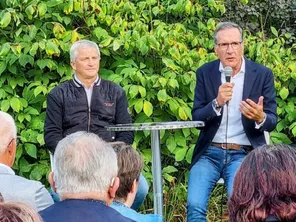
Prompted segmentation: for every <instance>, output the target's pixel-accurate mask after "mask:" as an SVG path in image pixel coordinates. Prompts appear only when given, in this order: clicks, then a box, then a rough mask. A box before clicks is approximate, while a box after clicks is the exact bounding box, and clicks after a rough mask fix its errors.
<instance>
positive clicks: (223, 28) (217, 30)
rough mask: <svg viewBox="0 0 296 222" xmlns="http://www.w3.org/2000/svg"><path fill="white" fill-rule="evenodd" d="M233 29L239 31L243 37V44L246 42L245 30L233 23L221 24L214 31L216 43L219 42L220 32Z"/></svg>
mask: <svg viewBox="0 0 296 222" xmlns="http://www.w3.org/2000/svg"><path fill="white" fill-rule="evenodd" d="M232 28H236V29H238V31H239V33H240V35H241V41H242V42H243V41H244V37H243V30H242V28H241V27H240V26H239V25H238V24H236V23H233V22H220V23H219V24H218V25H217V27H216V29H215V31H214V43H215V44H217V42H218V39H217V35H218V32H219V31H221V30H225V29H232Z"/></svg>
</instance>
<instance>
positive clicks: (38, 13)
mask: <svg viewBox="0 0 296 222" xmlns="http://www.w3.org/2000/svg"><path fill="white" fill-rule="evenodd" d="M225 11H226V8H225V5H224V3H223V1H215V0H209V1H205V0H199V1H189V0H168V1H166V0H164V1H156V0H145V1H144V0H143V1H141V0H135V1H127V0H117V1H110V0H67V1H64V0H51V1H46V0H2V1H1V2H0V27H1V31H0V43H1V46H0V47H1V48H0V109H1V110H3V111H7V112H9V113H11V114H12V115H13V116H14V117H15V119H16V121H17V126H18V132H19V135H20V136H21V143H20V144H19V146H18V150H17V156H16V163H15V165H14V168H15V169H16V170H17V172H18V173H19V174H20V175H23V176H25V177H28V178H32V179H37V180H42V182H45V178H46V174H47V173H48V172H49V170H50V166H49V156H48V153H47V151H46V149H45V147H44V140H43V124H44V117H45V108H46V102H45V101H46V97H47V94H48V93H49V92H50V90H51V89H52V88H53V87H55V86H56V85H58V84H59V83H60V82H62V81H65V80H67V79H70V78H71V77H72V71H71V67H70V65H69V54H68V51H69V47H70V45H71V44H72V43H73V42H75V41H76V40H78V39H90V40H93V41H95V42H97V43H98V44H99V46H100V49H101V53H102V59H101V69H100V75H101V76H102V77H103V78H106V79H109V80H112V81H114V82H116V83H118V84H120V85H121V86H122V87H123V88H124V90H125V92H126V94H127V97H128V100H129V106H130V110H131V112H132V115H133V119H134V122H152V121H153V122H163V121H178V120H180V121H188V120H191V118H192V117H191V108H192V105H193V96H194V87H195V71H196V69H197V68H198V67H200V66H201V65H203V64H204V63H206V62H209V61H212V60H214V59H216V56H215V54H214V53H213V46H214V42H213V39H212V36H213V31H214V29H215V26H216V24H217V22H218V20H221V16H222V15H223V13H225ZM263 28H266V30H264V31H265V32H266V31H268V32H270V33H272V36H271V37H270V38H266V37H265V36H264V33H265V32H257V33H250V32H248V33H246V38H245V51H246V55H247V57H249V58H251V59H253V60H256V61H257V62H259V63H262V64H264V65H266V66H268V67H270V68H271V69H272V70H273V72H274V74H275V85H276V90H277V95H278V96H277V101H278V115H279V122H278V125H277V129H276V131H275V132H274V133H273V134H272V137H271V139H272V141H273V142H275V143H281V142H285V143H292V142H293V143H295V135H296V124H295V119H296V112H295V103H296V99H295V93H294V91H295V90H294V89H295V84H296V82H295V79H296V64H295V61H296V59H295V47H296V46H295V44H294V45H291V44H290V45H291V47H290V48H285V47H284V45H285V44H286V43H290V42H291V39H292V37H291V35H289V34H281V31H280V32H279V30H278V27H277V26H275V28H273V27H269V26H268V25H266V26H263ZM198 134H199V131H198V130H197V129H182V130H166V131H161V145H162V161H163V164H164V168H163V178H164V190H165V197H167V198H171V199H170V201H172V202H169V201H167V202H165V203H166V204H167V205H166V206H165V207H166V208H165V212H166V217H167V218H168V220H167V221H174V220H175V219H176V218H178V219H176V220H177V221H182V220H185V219H184V218H185V217H184V215H181V216H180V215H176V214H174V213H173V212H174V211H175V210H176V211H177V212H180V214H182V213H184V211H185V209H184V206H181V207H180V208H179V209H176V206H175V202H177V201H180V200H181V201H180V202H181V203H182V204H184V205H185V202H186V201H185V200H186V185H182V186H177V183H176V178H178V179H180V177H179V176H178V175H180V174H184V169H188V167H189V163H190V162H191V156H192V152H193V149H194V145H195V142H196V139H197V136H198ZM134 146H136V147H137V148H139V150H140V151H141V152H142V154H143V156H144V160H145V169H144V170H145V176H146V177H147V178H148V180H151V178H152V177H151V150H150V132H149V131H143V132H137V133H136V136H135V142H134ZM180 180H182V181H183V182H184V181H186V179H185V178H184V177H182V178H181V179H180ZM183 182H182V183H181V184H186V182H184V183H183ZM171 186H175V187H176V188H175V190H174V191H175V193H176V194H180V195H178V196H177V195H175V196H174V195H173V196H172V197H171V196H170V194H171V193H170V192H171V190H170V189H169V188H170V187H171ZM150 197H151V196H150ZM166 200H168V199H166ZM148 201H149V200H148ZM174 201H175V202H174ZM149 207H151V205H150V206H148V208H149ZM182 218H183V219H182Z"/></svg>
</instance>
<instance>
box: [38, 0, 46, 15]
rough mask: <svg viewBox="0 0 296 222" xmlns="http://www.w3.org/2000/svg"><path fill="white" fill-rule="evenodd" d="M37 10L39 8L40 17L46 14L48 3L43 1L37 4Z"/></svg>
mask: <svg viewBox="0 0 296 222" xmlns="http://www.w3.org/2000/svg"><path fill="white" fill-rule="evenodd" d="M37 10H38V14H39V17H41V16H43V15H45V13H46V12H47V5H46V3H45V2H41V3H40V4H39V5H38V6H37Z"/></svg>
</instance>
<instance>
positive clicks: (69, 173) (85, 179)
mask: <svg viewBox="0 0 296 222" xmlns="http://www.w3.org/2000/svg"><path fill="white" fill-rule="evenodd" d="M54 166H55V167H54V170H53V172H54V181H55V186H56V189H57V193H58V194H59V195H63V194H64V193H85V192H100V193H106V192H107V191H108V188H109V186H110V185H111V183H112V180H113V178H114V177H116V176H117V172H118V167H117V157H116V153H115V152H114V150H113V149H112V147H111V146H110V145H109V144H108V143H106V142H105V141H103V140H102V139H101V138H99V137H98V136H97V135H95V134H93V133H87V132H82V131H80V132H76V133H73V134H70V135H68V136H67V137H65V138H64V139H62V140H61V141H60V142H59V143H58V145H57V148H56V151H55V153H54Z"/></svg>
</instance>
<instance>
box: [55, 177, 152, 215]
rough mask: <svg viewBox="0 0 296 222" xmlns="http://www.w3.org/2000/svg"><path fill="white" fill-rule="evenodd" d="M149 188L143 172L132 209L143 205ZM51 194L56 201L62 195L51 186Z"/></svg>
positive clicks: (58, 200)
mask: <svg viewBox="0 0 296 222" xmlns="http://www.w3.org/2000/svg"><path fill="white" fill-rule="evenodd" d="M148 190H149V186H148V183H147V180H146V178H145V177H144V176H143V175H142V174H141V175H140V179H139V187H138V191H137V193H136V198H135V200H134V203H133V205H132V206H131V208H132V209H134V210H137V209H138V208H139V207H140V206H141V205H142V203H143V202H144V200H145V198H146V196H147V194H148ZM50 194H51V196H52V199H53V200H54V202H55V203H56V202H60V197H59V196H58V194H57V193H56V192H54V190H53V189H52V188H51V187H50Z"/></svg>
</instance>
